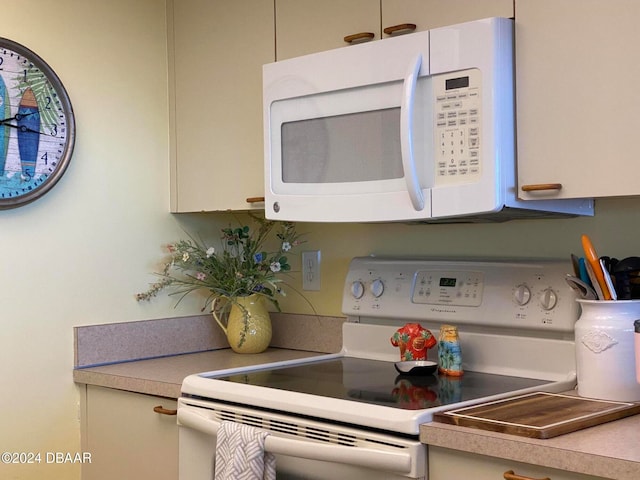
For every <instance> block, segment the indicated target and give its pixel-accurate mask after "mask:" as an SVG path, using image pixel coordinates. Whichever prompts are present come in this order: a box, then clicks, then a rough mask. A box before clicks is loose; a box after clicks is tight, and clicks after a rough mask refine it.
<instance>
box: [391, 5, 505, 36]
mask: <svg viewBox="0 0 640 480" xmlns="http://www.w3.org/2000/svg"><path fill="white" fill-rule="evenodd" d="M486 17H506V18H511V17H513V0H482V1H478V0H382V29H383V31H384V29H385V28H387V27H390V26H394V25H401V24H405V23H413V24H415V25H416V31H420V30H429V29H432V28H437V27H444V26H447V25H454V24H456V23H463V22H469V21H471V20H478V19H480V18H486ZM385 36H386V35H385Z"/></svg>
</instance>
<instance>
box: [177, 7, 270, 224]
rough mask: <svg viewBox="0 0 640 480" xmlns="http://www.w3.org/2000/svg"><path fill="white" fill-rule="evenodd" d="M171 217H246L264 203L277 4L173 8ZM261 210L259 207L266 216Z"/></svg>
mask: <svg viewBox="0 0 640 480" xmlns="http://www.w3.org/2000/svg"><path fill="white" fill-rule="evenodd" d="M167 17H168V25H169V30H168V35H169V78H170V82H169V83H170V92H169V93H170V96H171V98H170V105H171V112H170V121H171V124H170V140H171V141H170V144H171V167H172V170H171V182H172V184H171V193H172V195H171V210H172V211H174V212H194V211H214V210H226V209H232V210H246V209H250V208H252V204H251V203H247V198H249V197H261V196H264V173H263V170H264V166H263V165H264V149H263V130H262V65H263V64H265V63H270V62H273V61H274V58H275V47H274V40H273V39H274V35H275V32H274V13H273V0H242V1H237V2H232V1H223V0H179V1H178V0H175V1H174V0H169V1H168V2H167ZM263 206H264V204H263V203H261V204H259V207H260V208H262V207H263Z"/></svg>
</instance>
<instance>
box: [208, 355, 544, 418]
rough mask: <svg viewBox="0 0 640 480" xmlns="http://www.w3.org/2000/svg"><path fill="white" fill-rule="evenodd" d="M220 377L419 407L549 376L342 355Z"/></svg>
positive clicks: (495, 391)
mask: <svg viewBox="0 0 640 480" xmlns="http://www.w3.org/2000/svg"><path fill="white" fill-rule="evenodd" d="M215 379H216V380H223V381H228V382H235V383H241V384H246V385H255V386H261V387H268V388H275V389H280V390H287V391H292V392H299V393H307V394H311V395H316V396H322V397H331V398H337V399H341V400H352V401H356V402H364V403H372V404H376V405H381V406H388V407H395V408H402V409H406V410H418V409H426V408H432V407H438V406H442V405H449V404H453V403H458V402H464V401H468V400H476V399H480V398H484V397H488V396H491V395H498V394H502V393H507V392H512V391H517V390H520V389H525V388H533V387H537V386H541V385H545V384H547V383H549V382H548V381H545V380H535V379H530V378H521V377H510V376H505V375H493V374H488V373H479V372H472V371H466V372H464V375H463V376H461V377H449V376H444V375H438V373H435V374H432V375H424V376H415V375H401V374H399V373H398V372H397V371H396V369H395V367H394V364H393V363H392V362H384V361H377V360H366V359H360V358H351V357H343V358H338V359H334V360H327V361H321V362H308V363H302V364H297V365H293V366H287V367H280V368H274V369H269V370H256V371H252V372H247V373H239V374H236V375H229V376H223V377H215Z"/></svg>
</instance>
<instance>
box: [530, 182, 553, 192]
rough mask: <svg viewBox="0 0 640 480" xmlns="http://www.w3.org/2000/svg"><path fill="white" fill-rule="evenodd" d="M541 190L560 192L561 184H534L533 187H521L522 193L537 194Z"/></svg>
mask: <svg viewBox="0 0 640 480" xmlns="http://www.w3.org/2000/svg"><path fill="white" fill-rule="evenodd" d="M541 190H562V184H561V183H534V184H533V185H523V186H522V191H523V192H539V191H541Z"/></svg>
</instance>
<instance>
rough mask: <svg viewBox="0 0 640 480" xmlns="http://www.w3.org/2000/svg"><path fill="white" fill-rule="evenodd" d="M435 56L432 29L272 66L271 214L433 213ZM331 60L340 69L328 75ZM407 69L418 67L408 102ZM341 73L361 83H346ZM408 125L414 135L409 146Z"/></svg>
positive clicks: (268, 112) (347, 218)
mask: <svg viewBox="0 0 640 480" xmlns="http://www.w3.org/2000/svg"><path fill="white" fill-rule="evenodd" d="M411 37H412V38H411ZM380 48H382V49H384V50H385V52H383V53H385V54H384V55H383V57H384V59H385V60H384V61H381V57H380V55H381V52H380ZM370 50H371V52H370V54H368V53H367V52H369V51H370ZM374 52H375V53H374ZM369 57H371V58H369ZM428 58H429V51H428V34H427V32H424V34H414V35H411V36H406V37H405V38H402V39H401V38H397V39H387V40H385V41H384V42H378V43H377V44H376V45H375V48H373V46H366V45H361V46H357V47H354V48H345V49H339V50H338V51H331V52H322V53H321V54H314V55H310V56H307V57H301V58H298V59H290V60H285V61H283V62H276V64H273V65H269V66H265V73H266V77H265V84H266V86H267V89H266V93H265V107H266V108H265V161H266V170H265V197H266V203H265V211H266V215H267V217H268V218H271V219H279V220H292V221H317V222H386V221H402V220H409V221H410V220H421V219H425V218H429V217H430V216H431V194H430V190H429V188H430V186H431V185H432V183H433V182H432V180H431V179H432V177H433V175H432V173H431V172H432V171H433V168H432V167H428V166H427V165H426V163H427V162H432V161H433V160H432V158H433V155H432V153H430V151H432V150H433V131H432V128H431V125H432V119H431V113H430V112H431V108H430V105H432V104H433V99H432V98H431V96H430V83H429V77H428V73H429V72H428V69H429V61H428ZM347 59H348V60H349V61H347ZM416 59H417V60H416ZM420 60H422V61H421V62H420ZM280 63H281V64H280ZM279 64H280V65H279ZM363 64H366V65H368V66H369V68H364V67H363ZM327 65H340V70H339V71H336V70H332V71H333V72H335V73H333V74H331V75H328V70H327ZM407 71H411V72H413V73H412V76H410V77H409V84H410V88H409V90H410V93H411V95H410V99H413V101H412V102H410V103H409V102H408V100H403V99H404V98H405V97H406V95H405V91H406V90H407V85H408V82H407V79H406V78H407ZM278 72H279V73H278ZM364 72H366V73H367V75H366V77H364V78H363V74H364ZM285 73H286V75H285ZM338 77H340V78H344V79H345V81H347V80H348V81H349V82H352V79H353V78H359V80H360V82H359V83H358V84H357V85H352V84H351V85H350V86H348V87H347V88H337V86H336V85H335V83H336V82H337V79H338ZM291 92H295V95H292V93H291ZM408 109H409V110H410V111H409V114H410V115H409V116H407V110H408ZM403 118H404V120H403ZM402 123H405V126H404V127H402V126H401V124H402ZM407 123H409V127H410V128H411V130H412V133H413V135H412V139H411V141H410V143H408V144H407V143H405V146H404V147H402V142H403V139H402V138H403V136H404V133H403V132H402V130H403V129H404V130H405V131H406V126H407V125H406V124H407ZM403 148H404V149H405V150H406V149H407V148H409V149H411V153H412V155H411V160H408V159H407V158H409V157H407V156H406V155H404V158H403V152H402V150H403ZM407 172H408V173H407ZM408 184H409V185H411V186H412V190H411V194H410V193H409V190H408V189H407V185H408ZM416 206H417V208H416Z"/></svg>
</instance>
